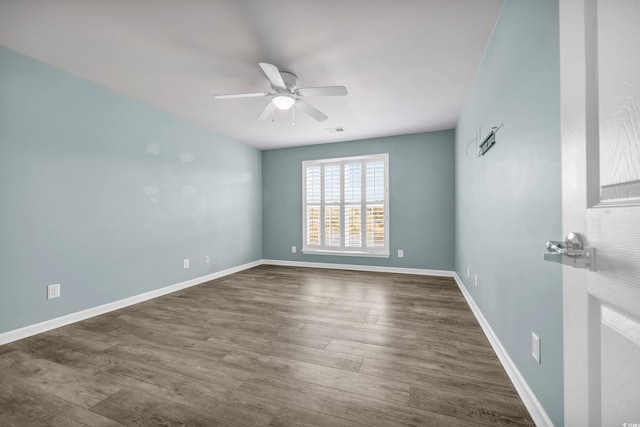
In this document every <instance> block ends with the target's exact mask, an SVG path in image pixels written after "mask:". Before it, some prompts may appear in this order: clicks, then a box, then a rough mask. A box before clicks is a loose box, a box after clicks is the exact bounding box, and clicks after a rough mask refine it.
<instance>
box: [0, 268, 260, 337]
mask: <svg viewBox="0 0 640 427" xmlns="http://www.w3.org/2000/svg"><path fill="white" fill-rule="evenodd" d="M261 264H262V260H258V261H253V262H250V263H247V264H242V265H238V266H236V267H231V268H228V269H226V270H222V271H217V272H215V273H211V274H207V275H206V276H201V277H196V278H195V279H190V280H187V281H184V282H181V283H176V284H174V285H169V286H165V287H164V288H160V289H154V290H153V291H149V292H145V293H143V294H139V295H134V296H131V297H128V298H125V299H121V300H118V301H114V302H110V303H107V304H102V305H99V306H96V307H92V308H88V309H86V310H82V311H77V312H75V313H71V314H67V315H64V316H61V317H57V318H55V319H50V320H45V321H44V322H40V323H36V324H34V325H29V326H25V327H24V328H20V329H14V330H13V331H9V332H4V333H2V334H0V345H3V344H8V343H10V342H13V341H17V340H21V339H23V338H27V337H30V336H32V335H36V334H40V333H42V332H47V331H50V330H51V329H56V328H59V327H61V326H65V325H69V324H71V323H75V322H79V321H81V320H85V319H89V318H91V317H95V316H99V315H101V314H105V313H108V312H110V311H114V310H118V309H121V308H124V307H127V306H130V305H133V304H138V303H140V302H143V301H147V300H150V299H153V298H157V297H160V296H162V295H166V294H170V293H172V292H176V291H179V290H181V289H185V288H189V287H191V286H195V285H199V284H201V283H205V282H208V281H210V280H214V279H218V278H220V277H223V276H228V275H229V274H233V273H237V272H239V271H242V270H246V269H248V268H252V267H256V266H258V265H261Z"/></svg>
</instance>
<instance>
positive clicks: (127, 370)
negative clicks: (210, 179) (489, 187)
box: [0, 266, 533, 427]
mask: <svg viewBox="0 0 640 427" xmlns="http://www.w3.org/2000/svg"><path fill="white" fill-rule="evenodd" d="M27 425H53V426H75V425H88V426H120V425H130V426H133V425H193V426H200V425H201V426H404V425H407V426H420V425H425V426H481V425H487V426H496V425H507V426H531V425H533V422H532V420H531V418H530V417H529V415H528V413H527V411H526V409H525V408H524V406H523V404H522V402H521V401H520V399H519V398H518V395H517V394H516V392H515V390H514V388H513V386H512V384H511V383H510V381H509V379H508V377H507V375H506V374H505V372H504V370H503V368H502V366H501V365H500V363H499V362H498V359H497V357H496V355H495V354H494V353H493V351H492V349H491V347H490V345H489V342H488V341H487V339H486V338H485V336H484V335H483V333H482V330H481V329H480V326H479V325H478V323H477V322H476V320H475V318H474V316H473V314H472V313H471V311H470V310H469V308H468V306H467V305H466V302H465V301H464V298H463V296H462V294H461V293H460V291H459V290H458V288H457V286H456V285H455V283H454V281H453V280H452V279H450V278H441V277H426V276H412V275H402V274H381V273H365V272H356V271H342V270H323V269H304V268H293V267H276V266H260V267H256V268H253V269H250V270H246V271H243V272H240V273H236V274H233V275H230V276H226V277H224V278H221V279H218V280H214V281H211V282H208V283H205V284H202V285H199V286H195V287H192V288H189V289H186V290H184V291H180V292H177V293H174V294H170V295H167V296H164V297H160V298H157V299H154V300H151V301H147V302H144V303H141V304H137V305H135V306H131V307H127V308H125V309H122V310H118V311H115V312H112V313H109V314H106V315H102V316H99V317H95V318H92V319H88V320H85V321H82V322H78V323H75V324H73V325H69V326H66V327H63V328H59V329H56V330H53V331H50V332H47V333H43V334H40V335H37V336H33V337H30V338H27V339H24V340H21V341H17V342H14V343H11V344H8V345H5V346H0V426H3V427H4V426H20V427H22V426H27Z"/></svg>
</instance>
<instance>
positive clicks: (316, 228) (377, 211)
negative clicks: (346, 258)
mask: <svg viewBox="0 0 640 427" xmlns="http://www.w3.org/2000/svg"><path fill="white" fill-rule="evenodd" d="M302 193H303V194H302V204H303V207H302V218H303V220H302V222H303V245H302V251H303V252H304V253H314V254H327V255H358V256H380V257H388V256H389V204H388V200H389V155H388V154H375V155H370V156H361V157H344V158H340V159H328V160H309V161H305V162H302Z"/></svg>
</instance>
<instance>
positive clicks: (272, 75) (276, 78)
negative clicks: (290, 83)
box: [260, 62, 287, 89]
mask: <svg viewBox="0 0 640 427" xmlns="http://www.w3.org/2000/svg"><path fill="white" fill-rule="evenodd" d="M260 68H262V71H264V73H265V74H266V75H267V78H268V79H269V81H270V82H271V84H272V85H273V87H277V88H279V89H286V88H287V87H286V86H285V84H284V80H282V76H281V75H280V71H279V70H278V67H276V66H275V65H273V64H267V63H266V62H261V63H260Z"/></svg>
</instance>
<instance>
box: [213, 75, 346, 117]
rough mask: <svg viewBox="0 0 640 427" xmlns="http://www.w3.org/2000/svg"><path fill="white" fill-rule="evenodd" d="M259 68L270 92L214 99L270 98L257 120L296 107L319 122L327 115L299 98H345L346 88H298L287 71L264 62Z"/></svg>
mask: <svg viewBox="0 0 640 427" xmlns="http://www.w3.org/2000/svg"><path fill="white" fill-rule="evenodd" d="M260 68H262V71H264V73H265V75H266V76H267V79H269V82H270V83H271V89H272V91H271V92H254V93H234V94H228V95H214V97H213V98H214V99H232V98H256V97H261V96H270V97H271V102H269V104H267V106H266V107H265V108H264V110H262V112H261V113H260V114H259V115H258V120H267V119H268V118H270V117H271V118H273V116H274V113H275V111H276V110H288V109H290V108H292V107H294V105H295V107H297V108H298V109H300V110H301V111H303V112H304V113H306V114H308V115H309V116H311V117H313V118H314V119H316V120H317V121H319V122H323V121H325V120H327V118H328V117H327V115H326V114H324V113H322V112H321V111H320V110H318V109H317V108H315V107H313V106H311V105H310V104H309V103H307V102H305V101H303V100H302V99H301V98H302V97H305V96H345V95H346V94H347V88H346V87H344V86H324V87H305V88H299V87H298V77H297V76H296V75H295V74H293V73H289V72H287V71H280V70H278V67H276V66H275V65H273V64H267V63H266V62H261V63H260Z"/></svg>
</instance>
